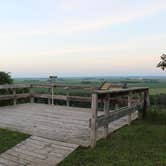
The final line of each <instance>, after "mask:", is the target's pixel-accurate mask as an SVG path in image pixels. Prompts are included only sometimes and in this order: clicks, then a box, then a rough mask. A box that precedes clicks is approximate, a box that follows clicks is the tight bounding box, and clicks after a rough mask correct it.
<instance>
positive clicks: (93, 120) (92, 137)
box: [90, 93, 98, 148]
mask: <svg viewBox="0 0 166 166" xmlns="http://www.w3.org/2000/svg"><path fill="white" fill-rule="evenodd" d="M91 109H92V117H91V125H90V127H91V133H90V142H91V143H90V144H91V147H92V148H94V147H95V146H96V134H97V133H96V129H97V128H96V119H97V109H98V95H97V94H95V93H94V94H92V105H91Z"/></svg>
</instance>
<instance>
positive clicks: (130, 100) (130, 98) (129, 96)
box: [128, 92, 132, 125]
mask: <svg viewBox="0 0 166 166" xmlns="http://www.w3.org/2000/svg"><path fill="white" fill-rule="evenodd" d="M131 106H132V93H131V92H130V93H129V94H128V107H129V108H131ZM131 120H132V119H131V110H129V114H128V125H130V124H131Z"/></svg>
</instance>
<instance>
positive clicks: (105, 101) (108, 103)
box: [104, 94, 110, 138]
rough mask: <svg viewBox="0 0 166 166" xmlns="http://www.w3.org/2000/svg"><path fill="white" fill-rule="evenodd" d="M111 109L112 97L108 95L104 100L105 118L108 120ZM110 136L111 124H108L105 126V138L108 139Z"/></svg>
mask: <svg viewBox="0 0 166 166" xmlns="http://www.w3.org/2000/svg"><path fill="white" fill-rule="evenodd" d="M109 109H110V95H109V94H106V95H105V98H104V116H105V118H107V117H108V115H109ZM108 134H109V123H107V124H106V125H105V126H104V138H107V136H108Z"/></svg>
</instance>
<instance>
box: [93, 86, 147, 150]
mask: <svg viewBox="0 0 166 166" xmlns="http://www.w3.org/2000/svg"><path fill="white" fill-rule="evenodd" d="M122 96H123V97H124V98H127V104H126V106H125V107H121V108H120V106H119V105H118V104H116V105H115V108H114V110H110V99H111V98H112V97H114V98H118V97H122ZM142 99H143V100H142ZM99 100H103V105H104V106H103V113H102V115H98V112H99V110H100V109H99ZM148 105H149V89H148V88H130V89H121V90H105V91H102V90H96V91H94V92H93V94H92V105H91V107H92V108H91V109H92V117H91V119H90V129H91V133H90V144H91V147H92V148H93V147H95V146H96V139H97V138H96V137H97V136H96V135H97V130H98V128H100V127H104V137H105V138H106V137H107V136H108V134H109V124H110V123H111V122H113V121H115V120H117V119H120V118H121V117H124V116H128V124H130V123H131V115H132V113H133V112H136V111H139V114H140V113H141V114H142V116H143V118H144V117H145V116H146V111H147V108H148ZM141 108H142V109H141Z"/></svg>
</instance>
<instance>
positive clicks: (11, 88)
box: [0, 84, 97, 106]
mask: <svg viewBox="0 0 166 166" xmlns="http://www.w3.org/2000/svg"><path fill="white" fill-rule="evenodd" d="M56 88H61V89H63V90H65V92H66V95H58V94H55V92H56ZM23 89H27V91H28V92H27V93H23V92H21V93H20V92H17V91H18V90H23ZM36 89H40V90H39V91H37V90H36ZM41 89H47V91H46V92H45V93H42V92H41V91H42V90H41ZM77 89H81V90H83V91H84V90H85V91H88V92H89V94H90V93H91V92H92V91H93V90H94V89H97V88H96V87H89V86H76V85H74V86H72V85H62V84H60V85H59V84H29V85H26V84H15V85H0V90H6V91H8V93H5V94H1V93H0V101H2V100H13V104H14V105H16V104H17V99H21V98H30V102H31V103H34V102H35V99H39V98H42V99H45V100H48V104H52V105H54V101H55V100H63V101H65V102H66V105H67V106H70V102H71V101H72V102H73V101H75V102H82V103H84V102H87V103H90V102H91V96H86V97H84V96H73V95H70V93H69V91H70V90H77Z"/></svg>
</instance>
